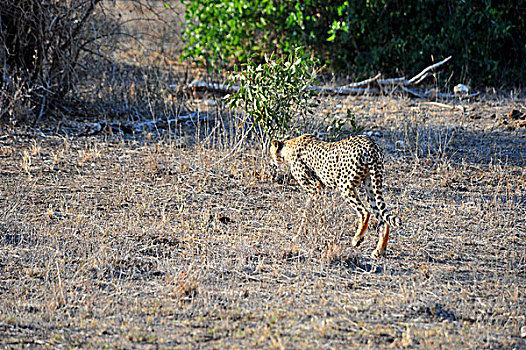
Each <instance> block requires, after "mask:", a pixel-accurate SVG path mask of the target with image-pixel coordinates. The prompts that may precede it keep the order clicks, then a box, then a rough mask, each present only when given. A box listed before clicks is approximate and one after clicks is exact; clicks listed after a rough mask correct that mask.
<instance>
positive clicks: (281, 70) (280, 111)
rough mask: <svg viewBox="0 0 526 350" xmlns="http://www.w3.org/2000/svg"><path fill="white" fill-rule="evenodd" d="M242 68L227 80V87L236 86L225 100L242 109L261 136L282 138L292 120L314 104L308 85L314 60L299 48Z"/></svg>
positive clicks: (313, 68)
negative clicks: (229, 85)
mask: <svg viewBox="0 0 526 350" xmlns="http://www.w3.org/2000/svg"><path fill="white" fill-rule="evenodd" d="M244 67H245V69H244V70H243V71H240V72H234V73H233V74H231V75H230V77H229V79H230V82H231V84H234V83H239V84H240V88H239V90H238V91H237V92H235V93H233V94H232V95H231V96H229V97H228V101H229V106H230V107H231V108H240V109H242V110H243V111H244V112H245V113H246V115H247V116H249V117H250V118H252V120H253V121H254V123H255V124H254V125H255V126H258V127H260V128H261V130H262V131H263V133H264V134H265V135H267V136H269V137H270V138H273V137H280V136H285V135H286V134H287V133H288V132H289V131H290V130H291V125H292V124H291V122H292V120H293V119H294V118H296V117H300V118H301V117H306V116H307V115H309V114H311V113H312V108H314V107H315V106H316V103H315V102H314V101H313V100H312V99H311V97H312V93H311V91H310V90H309V89H308V86H310V85H312V84H313V81H314V79H315V78H316V61H315V60H314V59H312V58H310V57H308V56H306V55H305V54H304V53H303V51H302V50H301V49H296V50H295V51H294V52H293V53H291V54H289V55H286V56H282V57H279V58H277V57H276V56H274V55H271V56H270V57H268V56H265V63H263V64H255V63H253V62H249V63H248V64H246V65H245V66H244Z"/></svg>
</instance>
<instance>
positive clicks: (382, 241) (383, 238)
mask: <svg viewBox="0 0 526 350" xmlns="http://www.w3.org/2000/svg"><path fill="white" fill-rule="evenodd" d="M389 230H390V227H389V224H388V223H387V222H384V227H383V232H380V237H379V239H378V245H377V246H376V249H375V250H374V251H373V252H372V254H371V258H374V259H378V258H379V257H381V256H385V251H386V248H387V241H388V240H389Z"/></svg>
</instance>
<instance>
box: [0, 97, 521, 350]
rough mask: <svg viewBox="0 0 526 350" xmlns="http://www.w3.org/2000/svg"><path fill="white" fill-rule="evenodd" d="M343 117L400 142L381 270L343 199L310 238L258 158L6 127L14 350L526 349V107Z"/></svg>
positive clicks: (394, 154) (2, 224) (293, 194)
mask: <svg viewBox="0 0 526 350" xmlns="http://www.w3.org/2000/svg"><path fill="white" fill-rule="evenodd" d="M332 102H333V103H332V104H330V105H331V106H333V107H331V110H330V111H329V112H330V113H332V114H333V115H336V116H338V115H340V114H341V115H344V114H345V109H346V108H350V109H351V110H352V111H353V113H354V114H355V115H356V116H357V119H358V121H359V122H360V123H361V124H362V125H363V126H365V131H369V130H377V131H381V133H382V136H380V137H376V140H377V141H378V142H379V144H380V145H381V146H382V148H383V149H384V150H385V153H386V171H387V174H386V185H385V197H386V200H387V201H388V203H389V206H390V207H391V208H392V210H393V211H394V212H395V213H397V214H398V215H399V216H400V217H401V218H402V220H403V222H404V224H403V227H402V228H401V229H399V230H397V231H395V232H394V234H393V236H392V238H391V241H390V244H389V246H388V255H387V257H386V258H383V259H380V260H378V261H376V260H372V259H370V258H369V254H370V253H371V251H372V250H373V248H374V244H375V240H376V234H375V233H373V230H374V229H375V227H374V225H373V227H372V228H371V231H370V232H369V234H368V235H367V238H366V241H365V243H364V244H363V246H361V247H360V249H359V250H355V249H353V248H352V247H351V245H350V241H351V238H352V234H353V232H354V220H355V215H354V213H352V212H349V210H348V208H347V207H346V206H345V205H344V204H342V203H341V202H342V201H341V199H340V197H339V196H338V194H331V193H325V194H323V195H322V196H321V198H319V199H318V201H317V205H315V207H314V208H313V210H312V211H311V212H309V218H308V222H307V230H306V232H305V233H304V234H302V235H300V236H299V237H298V238H297V240H293V237H294V236H295V235H296V231H297V229H298V227H299V224H300V219H299V218H300V216H301V213H302V212H303V206H304V204H305V196H304V194H302V193H301V191H299V190H298V189H297V187H296V186H295V185H294V184H293V183H287V181H285V183H283V182H281V183H279V182H278V181H276V180H275V177H274V176H273V175H272V169H271V167H270V166H269V162H268V160H267V158H266V157H265V156H264V155H262V152H261V150H260V149H259V148H257V147H256V148H254V149H252V150H251V149H250V147H246V148H244V149H243V150H241V151H240V152H238V153H236V154H234V155H233V156H232V157H231V158H228V159H224V160H221V159H222V157H223V156H225V155H226V154H227V153H228V152H229V151H230V148H229V147H224V148H221V147H211V146H210V142H208V141H206V140H207V139H206V138H205V141H203V142H201V143H187V144H186V145H185V144H184V143H181V142H180V140H179V139H178V138H179V136H181V135H179V136H176V137H173V138H170V137H162V138H158V137H155V136H154V137H146V138H141V139H137V140H133V139H131V138H128V139H127V138H120V137H115V136H112V135H99V136H97V137H74V136H57V135H56V134H53V133H41V132H29V131H27V132H26V131H23V130H14V131H13V130H11V131H9V132H5V133H4V134H3V135H1V136H0V347H3V348H19V347H37V348H40V347H42V348H57V347H59V346H61V345H65V346H67V347H82V348H101V347H104V346H107V347H112V348H113V347H116V348H132V347H133V348H154V347H157V346H160V347H163V348H164V347H173V348H200V347H203V348H204V347H207V348H208V347H210V348H227V347H229V348H272V347H275V348H359V349H362V348H404V347H407V348H449V349H450V348H473V349H480V348H492V349H494V348H505V349H509V348H517V349H518V348H524V347H526V339H524V338H521V337H520V329H521V327H523V326H525V325H526V293H525V290H526V219H525V217H526V209H525V207H526V170H525V165H526V160H525V154H526V138H525V132H524V129H522V130H521V129H518V130H514V131H509V130H506V129H505V128H504V127H503V126H502V125H501V126H499V125H498V124H499V123H498V120H499V117H500V116H502V115H505V114H506V113H507V112H508V111H509V110H511V109H513V108H519V109H520V108H524V101H521V100H509V99H501V100H496V99H488V100H483V101H481V102H472V103H470V104H467V109H466V110H465V111H464V112H461V111H459V110H449V109H444V108H442V107H437V106H432V105H429V104H426V103H422V102H418V101H414V100H410V99H404V98H388V97H374V98H368V97H359V98H358V97H352V98H336V99H334V100H333V101H332ZM172 136H173V135H172ZM205 136H206V135H205ZM178 140H179V141H178Z"/></svg>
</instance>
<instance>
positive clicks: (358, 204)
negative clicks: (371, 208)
mask: <svg viewBox="0 0 526 350" xmlns="http://www.w3.org/2000/svg"><path fill="white" fill-rule="evenodd" d="M343 194H344V197H345V200H346V201H347V203H348V204H349V205H350V206H351V207H352V208H353V209H354V210H355V211H356V213H357V214H358V215H360V222H359V223H358V229H357V230H356V234H355V235H354V237H353V239H352V246H353V247H354V248H357V247H358V246H359V245H360V244H361V243H362V242H363V239H364V238H363V237H364V235H365V232H366V231H367V227H368V226H369V218H370V217H371V214H369V212H368V211H367V209H365V207H364V206H363V204H362V201H361V200H360V197H358V194H357V193H356V190H355V189H354V188H351V187H347V188H346V189H345V190H344V191H343Z"/></svg>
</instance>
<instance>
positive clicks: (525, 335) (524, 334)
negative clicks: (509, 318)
mask: <svg viewBox="0 0 526 350" xmlns="http://www.w3.org/2000/svg"><path fill="white" fill-rule="evenodd" d="M521 338H526V326H522V328H521Z"/></svg>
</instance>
